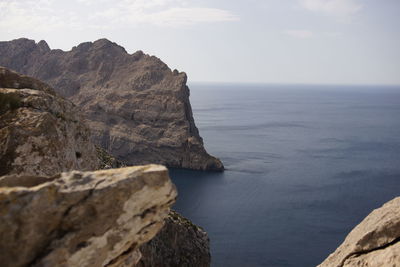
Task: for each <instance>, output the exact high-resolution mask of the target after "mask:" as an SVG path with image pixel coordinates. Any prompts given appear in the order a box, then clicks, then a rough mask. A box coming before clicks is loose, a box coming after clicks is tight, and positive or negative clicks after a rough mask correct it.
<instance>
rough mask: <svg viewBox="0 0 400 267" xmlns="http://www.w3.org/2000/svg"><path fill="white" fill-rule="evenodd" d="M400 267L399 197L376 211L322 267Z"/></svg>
mask: <svg viewBox="0 0 400 267" xmlns="http://www.w3.org/2000/svg"><path fill="white" fill-rule="evenodd" d="M356 266H357V267H363V266H364V267H367V266H368V267H381V266H393V267H396V266H400V197H398V198H395V199H393V200H391V201H389V202H388V203H386V204H385V205H383V206H382V207H381V208H379V209H376V210H374V211H373V212H371V214H369V215H368V216H367V217H366V218H365V219H364V220H363V221H362V222H361V223H360V224H359V225H357V226H356V227H355V228H354V229H353V230H352V231H351V232H350V233H349V235H348V236H347V237H346V239H345V240H344V242H343V243H342V244H341V245H340V246H339V247H338V248H337V249H336V251H335V252H333V253H332V254H331V255H329V257H328V258H327V259H326V260H325V261H324V262H323V263H322V264H321V265H319V267H356Z"/></svg>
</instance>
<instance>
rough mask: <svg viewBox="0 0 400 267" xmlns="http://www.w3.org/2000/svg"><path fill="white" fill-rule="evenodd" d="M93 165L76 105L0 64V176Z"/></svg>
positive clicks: (87, 134) (96, 165)
mask: <svg viewBox="0 0 400 267" xmlns="http://www.w3.org/2000/svg"><path fill="white" fill-rule="evenodd" d="M99 166H100V162H99V160H98V157H97V153H96V149H95V147H94V145H93V144H92V143H91V142H90V132H89V130H88V128H87V127H86V125H85V124H84V121H83V119H82V117H81V115H80V112H79V111H78V109H77V108H76V107H75V106H74V105H73V104H72V103H71V102H70V101H68V100H65V99H63V98H61V97H59V96H57V95H56V94H55V93H54V91H53V90H52V89H51V88H50V86H48V85H46V84H44V83H42V82H40V81H38V80H36V79H33V78H30V77H27V76H23V75H20V74H17V73H15V72H12V71H10V70H8V69H5V68H2V67H0V176H1V175H5V174H13V173H14V174H16V173H18V174H26V175H54V174H57V173H60V172H62V171H68V170H74V169H75V170H95V169H98V168H99Z"/></svg>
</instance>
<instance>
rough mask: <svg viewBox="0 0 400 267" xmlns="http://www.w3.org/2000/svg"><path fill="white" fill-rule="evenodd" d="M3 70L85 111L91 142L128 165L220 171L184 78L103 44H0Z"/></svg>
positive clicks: (20, 41) (21, 41)
mask: <svg viewBox="0 0 400 267" xmlns="http://www.w3.org/2000/svg"><path fill="white" fill-rule="evenodd" d="M0 65H3V66H6V67H9V68H12V69H14V70H16V71H18V72H21V73H24V74H27V75H30V76H33V77H35V78H38V79H40V80H42V81H45V82H47V83H49V84H50V85H51V86H53V87H54V88H55V90H56V91H57V93H59V94H60V95H62V96H64V97H67V98H68V99H69V100H71V101H72V102H73V103H75V104H76V105H77V106H79V107H80V108H81V109H82V112H83V113H84V114H85V115H86V117H87V118H88V125H89V127H90V128H91V130H92V133H93V135H94V136H93V138H94V141H95V143H96V144H98V145H100V146H102V147H103V148H104V149H106V150H107V151H109V152H110V153H111V154H112V155H113V156H116V157H117V158H118V159H120V160H123V161H125V162H127V163H129V164H132V165H134V164H147V163H160V164H164V165H167V166H170V167H180V168H189V169H196V170H218V171H221V170H223V165H222V163H221V161H220V160H219V159H217V158H215V157H212V156H210V155H209V154H208V153H207V152H206V151H205V149H204V146H203V140H202V138H201V137H200V135H199V131H198V129H197V127H196V125H195V123H194V119H193V115H192V109H191V105H190V102H189V88H188V87H187V85H186V80H187V77H186V74H185V73H182V72H178V71H176V70H174V71H171V69H169V68H168V66H167V65H166V64H164V63H163V62H162V61H161V60H160V59H158V58H156V57H154V56H149V55H146V54H143V53H142V52H141V51H138V52H136V53H134V54H128V53H127V52H126V51H125V49H124V48H123V47H121V46H119V45H117V44H115V43H112V42H110V41H108V40H106V39H101V40H98V41H95V42H93V43H92V42H87V43H82V44H80V45H78V46H76V47H74V48H72V50H71V51H68V52H64V51H61V50H50V48H49V47H48V45H47V44H46V42H44V41H41V42H39V43H35V42H34V41H32V40H28V39H18V40H13V41H10V42H0Z"/></svg>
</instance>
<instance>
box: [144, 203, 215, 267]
mask: <svg viewBox="0 0 400 267" xmlns="http://www.w3.org/2000/svg"><path fill="white" fill-rule="evenodd" d="M140 251H141V252H142V255H143V257H142V258H141V260H140V262H139V264H138V265H137V266H138V267H153V266H164V267H166V266H169V267H192V266H196V267H207V266H210V262H211V256H210V245H209V239H208V235H207V233H206V232H204V230H202V229H201V228H200V227H198V226H197V225H194V224H193V223H192V222H190V221H189V220H188V219H186V218H184V217H182V216H181V215H179V214H178V213H176V212H174V211H171V212H170V214H169V216H168V217H167V219H166V220H165V226H164V228H163V229H162V230H161V231H160V232H159V233H158V234H157V236H156V237H154V238H153V239H152V240H151V241H150V242H148V243H146V244H144V245H143V246H142V247H140Z"/></svg>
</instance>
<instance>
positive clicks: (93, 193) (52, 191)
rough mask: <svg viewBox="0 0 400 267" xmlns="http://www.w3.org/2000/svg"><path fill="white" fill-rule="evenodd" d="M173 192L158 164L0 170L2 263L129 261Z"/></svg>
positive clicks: (132, 262)
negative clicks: (46, 173) (45, 173)
mask: <svg viewBox="0 0 400 267" xmlns="http://www.w3.org/2000/svg"><path fill="white" fill-rule="evenodd" d="M175 198H176V189H175V186H174V185H173V184H172V183H171V181H170V179H169V177H168V170H167V169H166V168H165V167H163V166H159V165H147V166H138V167H127V168H120V169H111V170H102V171H94V172H80V171H72V172H67V173H61V174H59V175H56V176H53V177H50V178H49V177H40V176H17V175H8V176H3V177H0V212H1V214H0V216H1V220H0V236H1V240H0V251H1V253H0V262H1V266H4V267H11V266H12V267H18V266H71V267H73V266H93V267H99V266H134V265H135V264H136V263H137V262H138V260H139V259H140V256H141V254H140V251H139V250H138V248H139V246H140V245H141V244H143V243H145V242H147V241H149V240H150V239H151V238H152V237H153V236H154V235H155V234H156V233H157V232H158V231H159V230H160V229H161V228H162V226H163V224H164V218H165V217H166V216H167V215H168V213H169V208H170V206H171V205H172V204H173V203H174V202H175Z"/></svg>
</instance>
